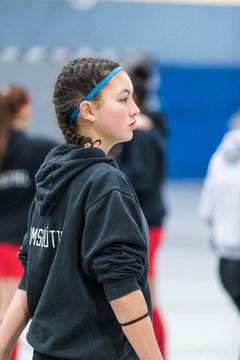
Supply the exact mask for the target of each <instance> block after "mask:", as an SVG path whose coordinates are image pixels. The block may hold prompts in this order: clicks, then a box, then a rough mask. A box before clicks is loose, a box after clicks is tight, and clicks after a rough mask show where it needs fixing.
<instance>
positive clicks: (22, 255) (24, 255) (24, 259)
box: [18, 200, 35, 290]
mask: <svg viewBox="0 0 240 360" xmlns="http://www.w3.org/2000/svg"><path fill="white" fill-rule="evenodd" d="M34 206H35V201H34V200H33V202H32V205H31V207H30V210H29V214H28V232H27V233H26V234H25V236H24V238H23V242H22V245H21V248H20V251H19V253H18V259H19V260H20V261H21V263H22V267H23V269H24V271H23V275H22V278H21V280H20V283H19V285H18V288H19V289H21V290H26V280H27V263H28V244H29V224H30V221H31V218H32V214H33V210H34Z"/></svg>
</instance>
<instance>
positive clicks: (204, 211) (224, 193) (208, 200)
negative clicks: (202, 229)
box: [200, 129, 240, 260]
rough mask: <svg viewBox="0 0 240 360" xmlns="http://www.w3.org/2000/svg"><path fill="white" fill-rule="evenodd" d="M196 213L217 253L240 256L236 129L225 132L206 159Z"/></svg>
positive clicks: (239, 168) (239, 161)
mask: <svg viewBox="0 0 240 360" xmlns="http://www.w3.org/2000/svg"><path fill="white" fill-rule="evenodd" d="M200 216H201V217H202V219H203V220H204V222H205V223H206V225H207V226H208V230H209V231H210V237H211V241H212V243H213V246H214V248H215V250H216V252H217V254H218V255H219V256H221V257H224V258H227V259H233V260H234V259H235V260H240V129H235V130H231V131H229V132H228V133H226V135H225V136H224V138H223V141H222V142H221V144H220V145H219V147H218V148H217V150H216V152H215V153H214V155H213V156H212V158H211V160H210V163H209V166H208V171H207V175H206V178H205V180H204V184H203V189H202V194H201V201H200Z"/></svg>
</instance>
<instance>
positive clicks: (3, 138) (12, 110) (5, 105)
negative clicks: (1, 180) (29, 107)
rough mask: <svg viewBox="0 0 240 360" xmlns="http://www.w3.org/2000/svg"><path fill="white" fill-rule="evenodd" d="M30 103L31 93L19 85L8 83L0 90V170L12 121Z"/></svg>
mask: <svg viewBox="0 0 240 360" xmlns="http://www.w3.org/2000/svg"><path fill="white" fill-rule="evenodd" d="M27 103H29V94H28V92H27V90H26V89H25V88H23V87H22V86H19V85H15V84H13V85H8V86H6V87H5V88H3V89H2V90H1V91H0V170H1V168H2V166H3V162H4V157H5V153H6V149H7V144H8V137H9V132H10V129H11V127H12V122H13V120H14V119H15V118H16V116H17V114H18V112H19V110H20V109H21V108H22V106H24V105H25V104H27Z"/></svg>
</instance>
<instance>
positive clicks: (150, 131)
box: [112, 61, 168, 359]
mask: <svg viewBox="0 0 240 360" xmlns="http://www.w3.org/2000/svg"><path fill="white" fill-rule="evenodd" d="M129 74H130V78H131V80H132V83H133V87H134V93H133V98H134V101H135V102H136V104H137V105H138V107H139V109H140V111H141V113H140V115H139V116H138V123H137V129H136V131H135V133H134V137H133V139H132V140H131V141H129V142H128V143H122V144H120V145H117V146H116V147H115V148H114V149H113V152H112V155H113V157H114V158H115V159H116V162H117V164H118V165H119V168H120V169H121V170H122V171H123V172H124V173H125V174H126V175H127V176H128V178H129V179H130V181H131V183H132V185H133V187H134V189H135V191H136V194H137V197H138V200H139V203H140V206H141V208H142V210H143V213H144V215H145V216H146V219H147V222H148V226H149V274H148V281H149V285H150V291H151V298H152V302H153V327H154V332H155V335H156V338H157V341H158V345H159V347H160V349H161V352H162V354H163V357H164V359H166V334H165V333H166V331H165V326H164V322H163V318H162V315H161V313H160V309H159V306H158V304H157V299H156V289H155V287H156V281H157V279H156V260H157V255H158V253H159V249H160V247H161V245H162V242H163V238H164V219H165V215H166V206H165V202H164V183H165V176H166V174H165V167H166V164H165V162H166V156H165V151H166V150H165V142H166V138H167V136H168V130H167V125H166V121H165V118H164V116H163V114H162V113H161V112H156V111H155V112H151V111H148V110H147V109H146V100H147V97H148V80H149V78H150V76H151V68H150V65H149V64H148V62H144V61H143V62H140V63H138V64H136V65H135V66H134V67H133V68H132V69H131V70H130V72H129Z"/></svg>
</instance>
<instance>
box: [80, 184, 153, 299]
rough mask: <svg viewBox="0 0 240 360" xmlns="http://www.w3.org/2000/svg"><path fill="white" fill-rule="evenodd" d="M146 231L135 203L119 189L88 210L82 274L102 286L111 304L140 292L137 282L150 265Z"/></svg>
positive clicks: (82, 255) (82, 251)
mask: <svg viewBox="0 0 240 360" xmlns="http://www.w3.org/2000/svg"><path fill="white" fill-rule="evenodd" d="M145 231H146V228H145V221H143V215H142V212H141V210H140V208H139V206H138V204H137V203H136V200H135V199H134V198H132V197H131V196H130V195H128V194H125V193H121V192H120V191H119V190H113V191H111V192H109V193H108V194H106V195H104V196H103V197H101V198H100V199H99V200H97V201H96V202H95V203H94V204H93V205H91V206H90V208H89V209H88V210H87V213H86V222H85V230H84V234H83V242H82V248H81V258H82V264H83V271H84V272H85V273H86V274H87V275H89V276H92V277H95V278H97V280H98V282H99V283H101V284H102V285H103V287H104V290H105V293H106V297H107V299H108V301H112V300H115V299H117V298H119V297H121V296H124V295H127V294H128V293H130V292H132V291H134V290H138V289H140V286H139V284H138V281H137V280H138V279H139V277H141V275H142V274H143V271H144V269H145V267H146V266H147V265H146V264H147V239H146V236H145V235H146V233H145ZM144 234H145V235H144Z"/></svg>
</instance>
